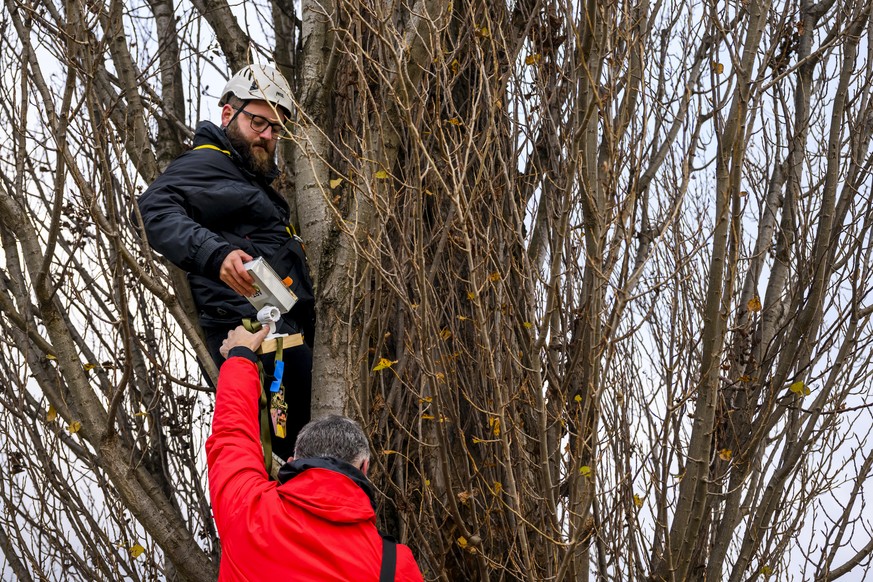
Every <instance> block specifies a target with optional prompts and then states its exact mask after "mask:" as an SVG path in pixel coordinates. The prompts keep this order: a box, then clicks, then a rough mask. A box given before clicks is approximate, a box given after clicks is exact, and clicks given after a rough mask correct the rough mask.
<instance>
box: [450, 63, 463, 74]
mask: <svg viewBox="0 0 873 582" xmlns="http://www.w3.org/2000/svg"><path fill="white" fill-rule="evenodd" d="M449 67H450V68H451V69H452V74H453V75H457V74H458V71H459V70H460V69H461V63H459V62H458V59H454V60H452V62H451V63H449Z"/></svg>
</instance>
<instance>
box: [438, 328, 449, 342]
mask: <svg viewBox="0 0 873 582" xmlns="http://www.w3.org/2000/svg"><path fill="white" fill-rule="evenodd" d="M450 337H452V332H451V331H450V330H448V329H443V330H442V331H440V339H441V340H443V341H445V340H447V339H449V338H450Z"/></svg>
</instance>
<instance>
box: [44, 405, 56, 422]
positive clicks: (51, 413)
mask: <svg viewBox="0 0 873 582" xmlns="http://www.w3.org/2000/svg"><path fill="white" fill-rule="evenodd" d="M57 418H58V411H57V410H55V407H54V406H52V405H51V404H49V409H48V412H46V413H45V421H46V422H54V421H55V420H57Z"/></svg>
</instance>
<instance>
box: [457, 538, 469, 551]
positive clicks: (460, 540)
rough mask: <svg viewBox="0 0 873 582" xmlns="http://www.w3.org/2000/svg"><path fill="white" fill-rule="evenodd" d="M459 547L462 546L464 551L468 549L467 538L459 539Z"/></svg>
mask: <svg viewBox="0 0 873 582" xmlns="http://www.w3.org/2000/svg"><path fill="white" fill-rule="evenodd" d="M458 545H459V546H461V548H462V549H463V548H466V547H467V538H465V537H464V536H461V537H459V538H458Z"/></svg>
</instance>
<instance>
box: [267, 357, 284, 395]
mask: <svg viewBox="0 0 873 582" xmlns="http://www.w3.org/2000/svg"><path fill="white" fill-rule="evenodd" d="M284 373H285V362H283V361H282V360H279V361H278V362H276V367H275V368H274V369H273V382H272V383H271V384H270V392H278V391H279V388H280V387H281V386H282V375H283V374H284Z"/></svg>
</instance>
